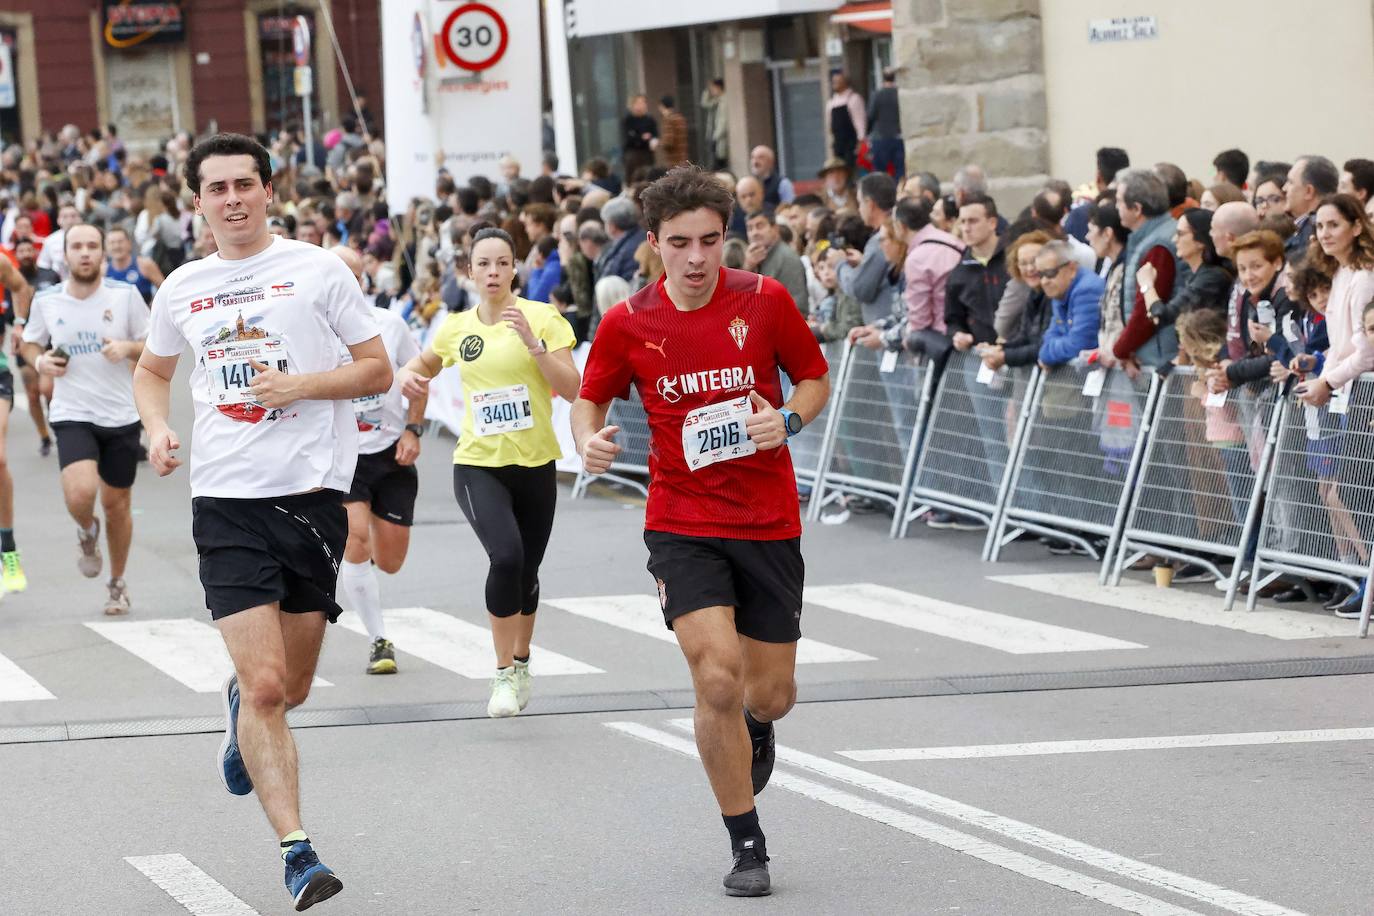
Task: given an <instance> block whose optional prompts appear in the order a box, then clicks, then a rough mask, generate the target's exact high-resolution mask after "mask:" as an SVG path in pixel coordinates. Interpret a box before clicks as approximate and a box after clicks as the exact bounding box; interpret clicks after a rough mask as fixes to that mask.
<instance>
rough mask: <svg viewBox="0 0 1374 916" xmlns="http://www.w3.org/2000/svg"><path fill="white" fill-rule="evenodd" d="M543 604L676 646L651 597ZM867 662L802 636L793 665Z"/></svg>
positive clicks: (850, 652) (562, 600) (609, 597)
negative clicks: (795, 662)
mask: <svg viewBox="0 0 1374 916" xmlns="http://www.w3.org/2000/svg"><path fill="white" fill-rule="evenodd" d="M544 603H545V604H547V605H549V606H550V607H556V608H559V609H561V610H564V611H567V612H568V613H570V614H576V615H577V616H578V617H586V618H587V619H589V620H596V621H600V622H601V623H605V624H609V625H611V626H613V627H619V628H620V629H622V630H628V631H630V632H631V633H637V634H639V635H640V636H648V637H649V638H650V639H657V640H659V641H660V642H666V643H671V644H672V645H677V637H675V636H674V635H673V631H672V630H669V629H668V628H667V627H665V626H664V625H663V612H662V611H661V610H660V608H659V604H658V600H657V599H655V598H654V597H653V596H652V595H605V596H602V597H599V598H557V599H554V600H552V601H545V602H544ZM871 661H877V659H875V658H874V657H873V656H871V655H865V654H863V653H862V652H855V651H854V650H852V649H844V648H841V647H839V646H832V645H830V644H828V643H823V642H818V641H817V640H814V639H808V638H806V637H805V636H803V637H802V638H801V641H799V642H798V643H797V664H799V665H808V664H821V663H826V662H871Z"/></svg>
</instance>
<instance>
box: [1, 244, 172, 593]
mask: <svg viewBox="0 0 1374 916" xmlns="http://www.w3.org/2000/svg"><path fill="white" fill-rule="evenodd" d="M63 243H64V244H65V245H66V247H67V257H66V263H67V265H68V269H69V270H70V278H69V279H68V280H67V281H66V282H65V283H61V284H58V285H57V286H52V287H49V288H48V289H46V290H44V291H43V292H41V293H39V294H38V295H37V296H35V297H34V299H33V304H32V306H31V307H30V308H29V320H28V323H27V324H26V325H25V326H24V337H23V341H24V345H23V349H24V358H25V359H26V360H28V362H29V365H31V366H33V367H34V368H36V369H37V370H38V372H39V373H40V374H41V375H45V376H48V377H50V378H52V379H53V392H52V403H51V405H50V406H49V410H48V420H49V422H50V423H51V425H52V430H53V434H54V435H55V436H56V437H57V461H58V464H59V465H60V466H61V468H62V496H63V498H64V499H65V500H66V503H67V511H68V512H69V513H70V514H71V517H72V518H73V519H74V520H75V521H76V528H77V543H78V545H79V549H80V553H79V555H78V556H77V560H76V566H77V569H79V570H80V571H81V574H82V575H83V576H86V577H87V578H91V579H93V578H95V577H96V576H98V575H100V570H101V568H102V567H103V566H104V559H103V557H101V554H100V520H99V519H98V518H96V515H95V503H96V497H97V495H98V496H99V498H100V505H101V508H102V509H103V510H104V513H105V543H106V546H108V547H109V549H110V580H109V582H108V583H106V590H107V591H108V593H109V595H108V598H107V599H106V602H105V613H106V614H127V613H128V612H129V606H130V603H129V589H128V586H127V585H125V583H124V567H125V564H126V563H127V562H128V559H129V545H130V543H131V542H132V540H133V534H134V520H133V507H132V488H133V485H134V476H135V474H136V473H137V471H138V457H139V443H138V436H139V432H140V431H141V429H142V427H141V426H140V425H139V422H138V410H137V409H136V408H135V406H134V389H133V364H134V363H135V362H137V361H138V358H139V355H140V354H142V352H143V338H144V337H146V336H147V335H148V307H147V306H146V305H144V304H143V297H142V296H140V295H139V294H138V290H137V289H136V288H135V287H133V286H130V285H129V284H127V283H120V282H118V281H116V280H107V279H104V272H105V237H104V234H103V233H102V232H101V231H100V229H98V228H97V227H95V226H89V225H86V224H84V223H83V224H77V225H74V226H69V227H68V228H67V230H66V231H65V232H64V233H63ZM49 345H51V346H52V349H51V350H47V352H44V351H45V349H46V348H47V347H48V346H49Z"/></svg>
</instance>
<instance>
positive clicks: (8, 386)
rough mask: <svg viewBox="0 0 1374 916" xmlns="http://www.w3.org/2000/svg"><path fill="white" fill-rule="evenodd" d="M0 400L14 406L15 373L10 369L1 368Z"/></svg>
mask: <svg viewBox="0 0 1374 916" xmlns="http://www.w3.org/2000/svg"><path fill="white" fill-rule="evenodd" d="M0 400H5V401H9V402H10V406H11V407H13V406H14V373H13V372H11V371H10V370H8V369H0Z"/></svg>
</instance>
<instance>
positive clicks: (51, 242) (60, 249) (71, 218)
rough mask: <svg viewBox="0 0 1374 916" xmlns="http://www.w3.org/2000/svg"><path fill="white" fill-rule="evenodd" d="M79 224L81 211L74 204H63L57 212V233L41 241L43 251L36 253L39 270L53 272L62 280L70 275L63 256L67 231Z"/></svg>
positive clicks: (70, 272) (65, 248)
mask: <svg viewBox="0 0 1374 916" xmlns="http://www.w3.org/2000/svg"><path fill="white" fill-rule="evenodd" d="M79 222H81V211H80V210H78V209H76V206H75V205H74V204H63V205H62V206H61V207H60V208H58V211H57V231H56V232H54V233H53V234H52V235H50V236H48V237H47V238H46V239H44V240H43V250H42V251H40V252H38V268H39V270H43V269H47V270H51V271H54V272H55V273H56V274H57V275H58V276H59V277H61V278H62V279H63V280H66V279H67V278H68V277H70V276H71V275H72V269H71V267H70V265H68V264H67V259H66V258H65V257H63V255H64V254H65V253H66V251H67V230H68V229H70V228H71V227H73V226H75V225H76V224H77V223H79Z"/></svg>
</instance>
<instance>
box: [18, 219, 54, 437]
mask: <svg viewBox="0 0 1374 916" xmlns="http://www.w3.org/2000/svg"><path fill="white" fill-rule="evenodd" d="M14 257H15V260H16V261H18V262H19V273H20V274H21V275H22V276H23V278H24V280H25V282H27V283H28V285H29V287H30V288H31V289H32V291H33V293H34V294H37V293H41V292H43V290H45V289H48V288H49V287H52V286H56V285H57V284H59V283H61V282H62V278H61V277H59V276H58V275H57V271H55V270H48V269H47V268H46V267H39V266H38V246H37V245H35V244H34V241H33V239H31V238H27V237H26V238H23V239H20V240H19V241H18V242H16V243H15V245H14ZM5 314H6V315H7V316H11V315H12V316H13V320H14V365H15V367H16V368H18V369H19V377H20V378H21V379H23V380H24V396H25V397H26V398H27V399H28V402H29V416H30V417H32V418H33V425H34V427H35V428H36V429H37V430H38V453H39V454H40V455H42V456H43V457H44V458H46V457H48V455H50V454H52V436H51V435H50V434H49V433H48V420H47V415H46V413H45V412H44V410H43V402H44V401H50V400H52V379H50V378H49V379H44V378H41V377H39V375H38V370H36V369H34V368H33V366H31V365H29V363H28V360H26V359H24V354H23V346H24V342H23V337H24V325H26V324H28V321H29V303H28V301H27V300H24V301H20V300H18V299H17V298H16V297H14V296H13V295H12V294H11V296H10V308H9V309H8V310H7V311H6V313H5Z"/></svg>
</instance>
